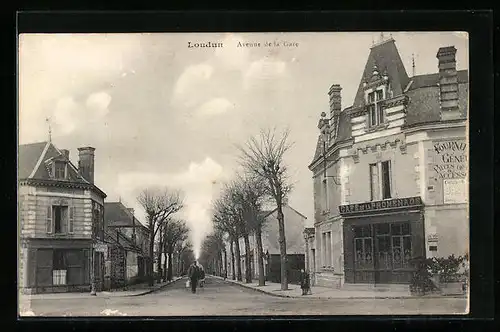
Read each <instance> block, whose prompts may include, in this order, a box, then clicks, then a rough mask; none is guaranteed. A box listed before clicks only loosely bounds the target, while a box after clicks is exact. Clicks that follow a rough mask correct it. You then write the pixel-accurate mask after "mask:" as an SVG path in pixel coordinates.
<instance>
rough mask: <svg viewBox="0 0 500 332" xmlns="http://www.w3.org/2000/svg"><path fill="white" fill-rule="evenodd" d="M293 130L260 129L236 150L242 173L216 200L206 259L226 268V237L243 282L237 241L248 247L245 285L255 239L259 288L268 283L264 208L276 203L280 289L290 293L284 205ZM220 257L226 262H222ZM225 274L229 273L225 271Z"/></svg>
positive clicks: (233, 265)
mask: <svg viewBox="0 0 500 332" xmlns="http://www.w3.org/2000/svg"><path fill="white" fill-rule="evenodd" d="M291 146H292V144H290V143H289V131H288V130H287V131H285V132H283V133H281V134H278V133H277V132H276V130H275V129H272V130H271V129H268V130H262V131H261V132H260V135H258V136H255V137H251V138H250V139H249V140H248V141H247V142H246V144H245V145H243V146H238V150H239V152H240V154H239V164H240V166H242V170H243V171H242V172H240V173H239V174H237V175H236V176H235V178H234V179H233V180H232V181H229V182H227V183H225V184H224V185H223V188H222V190H221V193H220V196H219V197H218V198H217V199H216V200H215V201H214V202H213V207H212V208H213V215H212V223H213V233H212V234H210V235H209V236H208V237H207V238H206V239H205V241H204V244H203V248H202V249H203V252H202V256H203V257H204V259H205V260H207V261H208V262H213V264H214V265H215V266H216V267H219V266H224V270H226V269H227V265H228V264H227V253H226V247H225V245H224V239H227V240H228V241H229V243H230V251H231V253H230V257H231V269H232V275H233V278H237V279H238V280H240V281H241V280H242V272H241V260H240V256H241V250H240V243H239V239H240V238H243V240H244V246H245V281H246V282H247V283H250V282H251V281H252V271H251V256H250V251H251V250H250V241H249V238H250V236H251V235H255V239H256V246H257V261H258V264H257V266H258V270H259V285H264V284H265V274H264V253H263V248H262V237H261V233H262V227H263V226H264V222H265V214H264V212H263V207H264V206H265V204H266V203H267V202H272V204H273V205H275V207H276V212H277V219H278V229H279V247H280V255H281V289H282V290H286V289H288V280H287V274H286V272H287V255H286V238H285V218H284V214H283V209H282V207H283V205H284V204H285V203H286V200H287V197H288V195H289V193H290V191H291V190H292V185H291V183H290V182H289V178H288V174H287V168H286V165H285V163H284V155H285V153H286V152H287V151H288V150H289V149H290V147H291ZM222 255H223V256H224V257H225V259H224V260H223V259H222ZM224 273H227V271H224Z"/></svg>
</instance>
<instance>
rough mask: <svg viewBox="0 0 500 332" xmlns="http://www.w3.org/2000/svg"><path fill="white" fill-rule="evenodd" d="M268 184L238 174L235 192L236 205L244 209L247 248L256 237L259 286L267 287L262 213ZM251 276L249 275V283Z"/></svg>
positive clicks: (251, 175) (248, 259)
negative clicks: (251, 237)
mask: <svg viewBox="0 0 500 332" xmlns="http://www.w3.org/2000/svg"><path fill="white" fill-rule="evenodd" d="M265 184H266V182H265V181H263V180H262V179H261V178H260V177H257V176H254V175H253V174H247V175H242V174H238V175H237V176H236V180H235V188H234V191H233V195H234V199H235V201H236V203H237V204H238V205H239V206H241V208H242V217H243V221H244V229H245V233H244V239H245V246H246V247H247V248H248V247H249V240H248V238H249V236H254V237H255V242H256V245H257V248H256V249H257V262H258V263H257V265H258V270H259V285H260V286H264V285H265V275H264V259H263V256H264V255H263V249H262V226H263V224H264V221H265V218H264V215H263V212H262V205H263V204H264V201H265V198H266V186H265ZM248 251H249V250H248V249H247V252H248ZM247 257H248V258H247V261H248V263H247V266H246V267H247V271H250V268H251V265H250V255H249V253H248V254H247ZM249 278H251V276H249V275H248V273H247V281H248V279H249Z"/></svg>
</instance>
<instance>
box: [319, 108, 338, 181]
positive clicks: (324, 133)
mask: <svg viewBox="0 0 500 332" xmlns="http://www.w3.org/2000/svg"><path fill="white" fill-rule="evenodd" d="M325 117H326V113H325V112H321V122H322V126H321V128H322V130H321V141H322V142H323V176H324V178H325V179H327V178H332V179H333V182H334V183H335V184H336V185H337V186H339V185H340V177H338V176H331V175H327V173H326V166H327V165H326V163H327V161H328V159H327V157H326V152H327V149H326V147H327V144H328V142H329V136H330V124H329V123H328V120H326V119H325Z"/></svg>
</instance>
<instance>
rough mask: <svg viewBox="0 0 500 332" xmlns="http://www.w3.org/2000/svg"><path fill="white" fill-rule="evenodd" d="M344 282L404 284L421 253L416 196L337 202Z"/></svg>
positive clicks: (422, 241)
mask: <svg viewBox="0 0 500 332" xmlns="http://www.w3.org/2000/svg"><path fill="white" fill-rule="evenodd" d="M339 210H340V214H341V216H342V217H343V219H344V222H343V236H344V241H343V243H344V273H345V282H346V283H363V284H406V283H409V282H410V281H411V278H412V276H413V273H414V266H413V264H412V258H416V257H422V256H425V237H424V220H423V215H424V214H423V204H422V200H421V198H420V197H408V198H398V199H390V200H383V201H375V202H374V201H372V202H367V203H360V204H349V205H341V206H340V207H339Z"/></svg>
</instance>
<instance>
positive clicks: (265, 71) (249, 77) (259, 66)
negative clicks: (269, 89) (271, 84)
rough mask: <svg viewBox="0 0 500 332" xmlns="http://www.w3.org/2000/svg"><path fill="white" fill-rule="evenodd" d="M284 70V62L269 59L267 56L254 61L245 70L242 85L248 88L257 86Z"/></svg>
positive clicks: (282, 72) (277, 75)
mask: <svg viewBox="0 0 500 332" xmlns="http://www.w3.org/2000/svg"><path fill="white" fill-rule="evenodd" d="M285 71H286V63H285V62H284V61H278V60H271V59H269V58H267V57H265V58H262V59H260V60H257V61H254V62H252V63H251V64H250V66H249V67H248V69H247V70H246V72H245V75H244V83H243V84H244V87H245V88H246V89H248V88H251V87H253V86H259V85H260V84H262V83H266V82H268V81H269V80H272V79H274V78H276V77H279V76H281V75H283V74H284V73H285Z"/></svg>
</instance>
